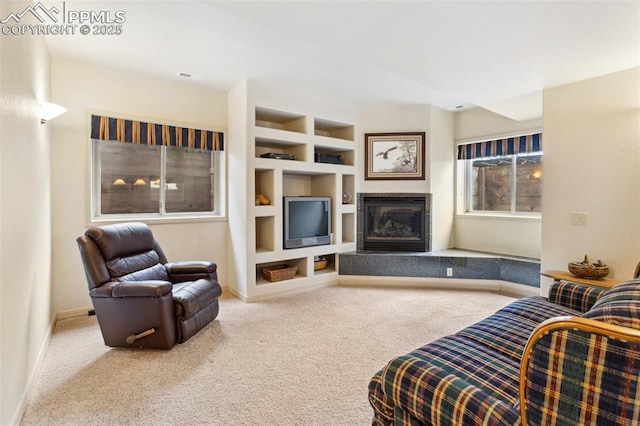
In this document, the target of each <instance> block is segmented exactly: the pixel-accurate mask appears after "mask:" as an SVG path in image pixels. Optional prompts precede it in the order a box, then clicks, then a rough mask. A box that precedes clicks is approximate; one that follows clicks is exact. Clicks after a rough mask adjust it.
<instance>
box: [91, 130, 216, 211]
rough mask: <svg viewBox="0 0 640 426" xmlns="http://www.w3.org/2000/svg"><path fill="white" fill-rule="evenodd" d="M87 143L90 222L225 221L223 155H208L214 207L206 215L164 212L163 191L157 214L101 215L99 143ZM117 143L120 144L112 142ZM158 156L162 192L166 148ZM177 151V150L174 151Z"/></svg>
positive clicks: (213, 152)
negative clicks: (211, 169)
mask: <svg viewBox="0 0 640 426" xmlns="http://www.w3.org/2000/svg"><path fill="white" fill-rule="evenodd" d="M88 139H89V157H90V159H89V175H90V185H89V196H90V197H89V198H90V222H91V223H104V222H125V221H133V220H140V221H145V222H148V221H153V222H185V221H186V222H193V221H198V222H200V221H218V220H226V216H227V214H226V205H227V203H226V198H227V188H226V155H225V151H224V150H221V151H210V153H211V156H212V167H213V174H212V180H213V183H212V187H213V190H214V197H213V198H214V206H213V211H210V212H176V213H171V212H166V210H165V208H166V204H165V191H166V189H165V190H162V191H160V200H159V207H158V212H157V213H115V214H114V213H112V214H102V213H101V171H102V169H101V165H102V163H101V158H100V149H99V146H100V142H112V141H102V140H100V139H92V138H91V136H90V135H89V136H88ZM114 143H121V142H114ZM159 148H160V152H161V162H160V182H161V183H160V185H161V187H162V188H164V185H163V184H164V182H165V181H166V150H167V148H168V147H165V146H159ZM177 149H180V148H177Z"/></svg>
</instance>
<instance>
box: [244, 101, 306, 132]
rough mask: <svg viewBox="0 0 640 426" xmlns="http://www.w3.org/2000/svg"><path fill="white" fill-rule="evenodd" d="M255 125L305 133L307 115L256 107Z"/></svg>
mask: <svg viewBox="0 0 640 426" xmlns="http://www.w3.org/2000/svg"><path fill="white" fill-rule="evenodd" d="M256 126H258V127H268V128H270V129H279V130H287V131H290V132H296V133H306V132H307V117H306V116H304V115H301V114H295V113H291V112H285V111H278V110H275V109H269V108H262V107H256Z"/></svg>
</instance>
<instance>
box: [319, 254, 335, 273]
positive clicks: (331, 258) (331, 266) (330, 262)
mask: <svg viewBox="0 0 640 426" xmlns="http://www.w3.org/2000/svg"><path fill="white" fill-rule="evenodd" d="M318 257H320V258H325V259H327V267H326V268H323V269H318V270H316V269H315V267H314V271H313V274H314V275H324V274H331V273H334V272H336V255H335V253H329V254H323V255H320V256H318ZM314 265H315V258H314Z"/></svg>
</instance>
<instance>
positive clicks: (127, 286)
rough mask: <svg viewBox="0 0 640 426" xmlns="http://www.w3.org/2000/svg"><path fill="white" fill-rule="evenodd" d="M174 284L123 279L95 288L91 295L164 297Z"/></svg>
mask: <svg viewBox="0 0 640 426" xmlns="http://www.w3.org/2000/svg"><path fill="white" fill-rule="evenodd" d="M172 288H173V285H172V284H171V283H170V282H168V281H162V280H148V281H121V282H117V281H114V282H110V283H107V284H105V285H102V286H100V287H97V288H94V289H93V290H91V292H90V293H89V294H90V296H91V297H162V296H164V295H165V294H169V293H171V290H172Z"/></svg>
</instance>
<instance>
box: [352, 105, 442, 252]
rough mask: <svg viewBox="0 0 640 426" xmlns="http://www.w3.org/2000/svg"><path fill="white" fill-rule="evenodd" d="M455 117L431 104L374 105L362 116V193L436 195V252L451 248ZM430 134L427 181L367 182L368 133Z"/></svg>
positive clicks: (359, 117)
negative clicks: (364, 147) (366, 142)
mask: <svg viewBox="0 0 640 426" xmlns="http://www.w3.org/2000/svg"><path fill="white" fill-rule="evenodd" d="M452 116H453V114H452V113H450V112H447V111H444V110H440V109H438V108H435V107H432V106H429V105H407V106H397V105H395V106H371V107H363V108H361V109H360V110H359V113H358V129H359V132H358V135H357V136H358V138H357V141H358V146H359V147H360V148H361V150H360V152H359V154H358V160H359V162H358V163H357V167H358V192H426V193H431V194H432V203H433V212H432V232H431V233H432V250H443V249H446V248H449V247H451V245H452V243H453V238H452V232H453V230H452V221H451V218H452V217H453V184H452V183H453V178H454V176H453V158H454V157H453V149H452V148H451V147H452V145H453V117H452ZM387 132H426V149H425V154H426V164H425V180H386V181H378V180H375V181H373V180H364V158H363V156H364V149H363V148H362V147H363V146H364V143H365V140H364V134H365V133H387Z"/></svg>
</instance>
